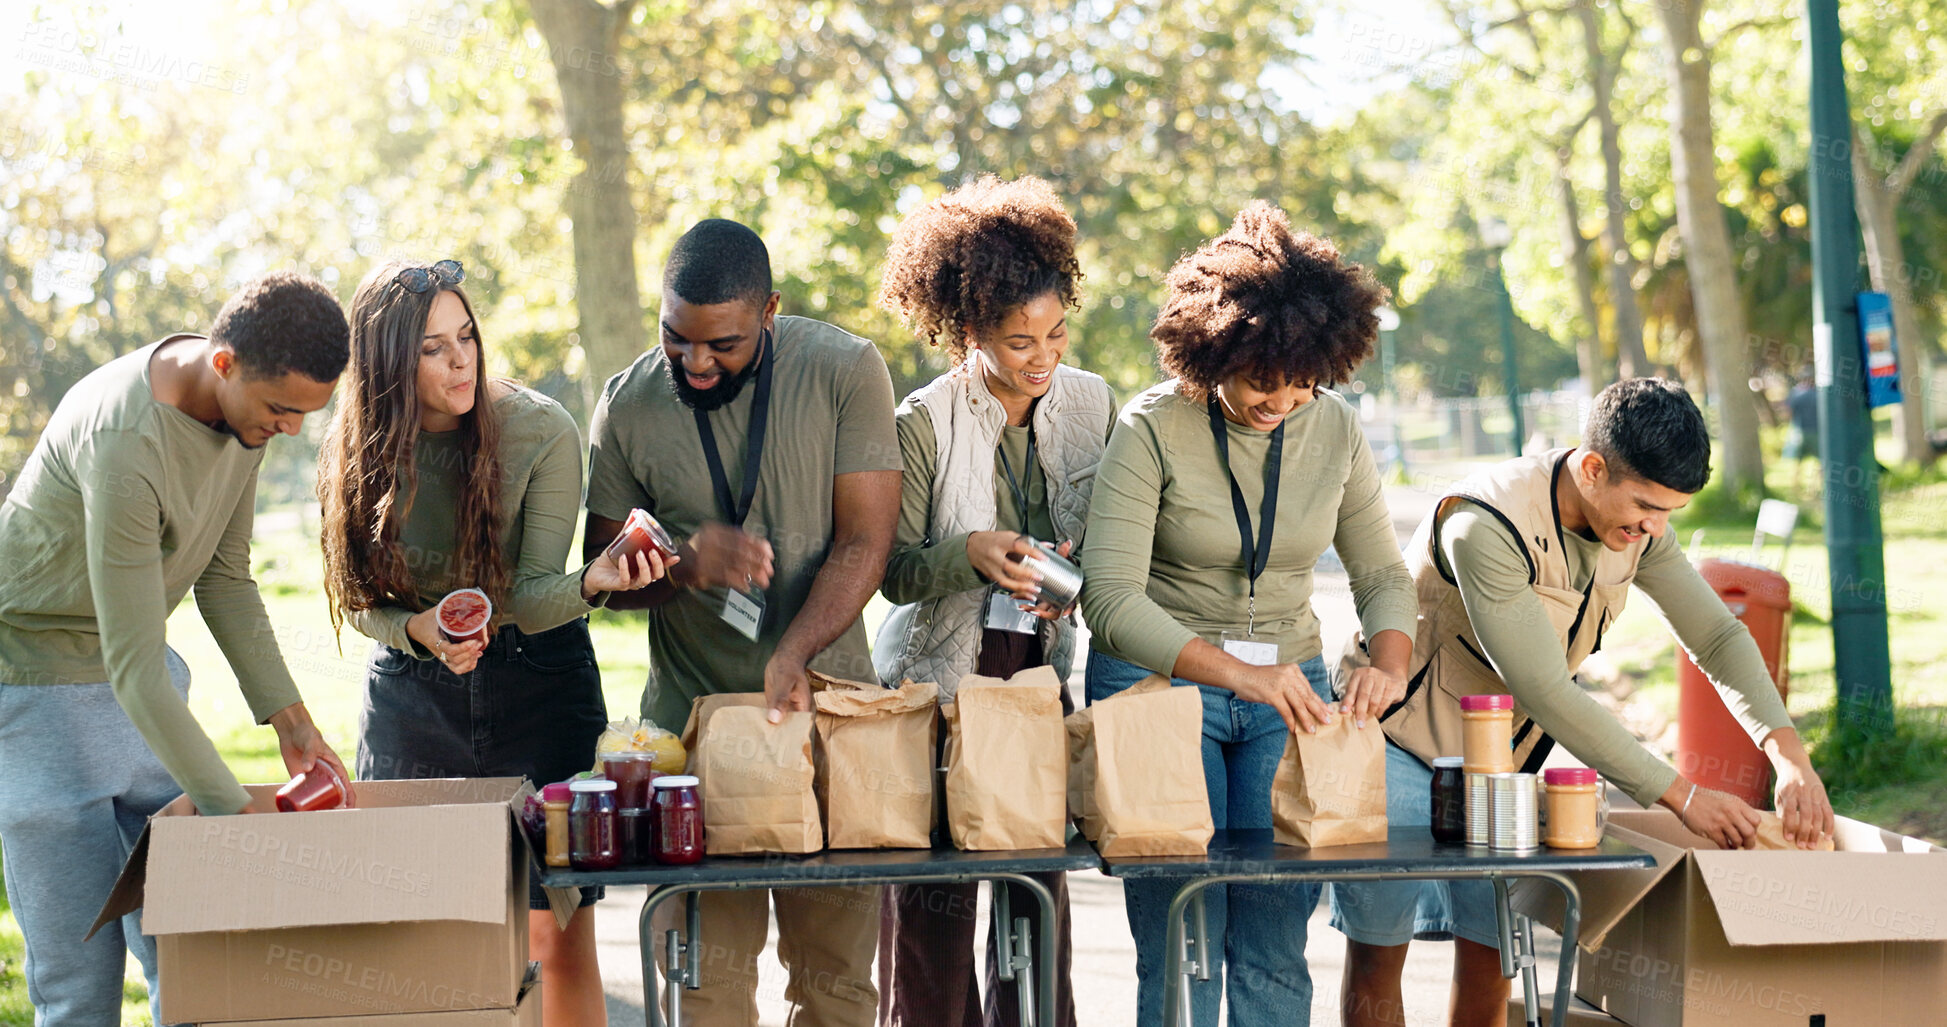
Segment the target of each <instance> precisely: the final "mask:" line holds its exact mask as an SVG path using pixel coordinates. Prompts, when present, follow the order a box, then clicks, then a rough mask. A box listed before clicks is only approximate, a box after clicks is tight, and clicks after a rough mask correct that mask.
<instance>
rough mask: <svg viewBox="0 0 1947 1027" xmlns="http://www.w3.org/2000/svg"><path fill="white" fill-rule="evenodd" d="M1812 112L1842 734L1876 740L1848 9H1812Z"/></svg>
mask: <svg viewBox="0 0 1947 1027" xmlns="http://www.w3.org/2000/svg"><path fill="white" fill-rule="evenodd" d="M1806 27H1807V33H1806V43H1805V50H1806V57H1807V59H1808V61H1809V62H1810V64H1811V92H1812V95H1811V105H1812V112H1811V113H1812V174H1811V193H1812V196H1811V200H1812V202H1811V216H1812V217H1811V221H1812V266H1813V288H1812V338H1813V351H1814V355H1815V358H1816V360H1817V375H1818V385H1819V456H1820V462H1821V466H1822V469H1823V470H1824V472H1825V543H1826V553H1827V561H1828V566H1829V568H1830V573H1831V581H1832V584H1831V587H1832V654H1833V673H1834V677H1835V678H1836V679H1837V685H1838V710H1837V715H1838V719H1839V726H1840V729H1841V730H1842V731H1849V732H1854V733H1857V734H1859V735H1862V736H1865V737H1873V736H1883V735H1886V734H1890V733H1891V731H1892V728H1893V685H1892V657H1891V655H1890V653H1889V651H1888V648H1887V639H1886V553H1885V549H1884V544H1883V542H1882V539H1881V536H1880V523H1879V465H1878V464H1877V463H1876V462H1875V461H1874V459H1873V425H1872V416H1871V412H1870V410H1869V409H1868V408H1867V406H1866V389H1865V374H1866V369H1865V366H1864V360H1863V358H1862V356H1861V353H1860V349H1859V311H1858V306H1857V300H1856V294H1857V292H1858V288H1859V220H1858V214H1857V212H1856V210H1855V209H1854V207H1853V182H1852V114H1851V112H1850V111H1849V110H1848V108H1847V106H1846V82H1845V64H1844V61H1843V59H1842V57H1841V54H1840V44H1841V41H1842V39H1843V36H1842V34H1841V32H1840V29H1839V4H1838V0H1807V3H1806Z"/></svg>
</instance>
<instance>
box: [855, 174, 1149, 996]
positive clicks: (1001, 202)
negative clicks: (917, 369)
mask: <svg viewBox="0 0 1947 1027" xmlns="http://www.w3.org/2000/svg"><path fill="white" fill-rule="evenodd" d="M1080 278H1081V270H1080V268H1079V267H1078V266H1077V265H1076V262H1075V221H1074V219H1073V218H1071V217H1069V216H1068V212H1067V211H1066V210H1064V209H1063V208H1062V205H1061V201H1060V199H1058V198H1057V197H1056V196H1055V192H1054V190H1053V189H1052V188H1050V187H1049V185H1048V183H1046V182H1044V181H1042V180H1040V179H1038V178H1022V179H1018V180H1015V181H1012V182H1002V181H1000V180H999V179H996V178H993V177H992V176H988V177H984V178H982V179H980V180H979V181H977V182H974V183H973V184H971V185H967V186H964V187H962V188H960V189H956V190H954V191H953V192H950V193H948V194H946V195H945V196H942V197H940V198H939V199H937V200H934V201H933V202H932V203H929V204H927V205H926V206H924V207H921V208H920V209H919V210H916V211H914V212H913V214H912V216H910V217H908V218H907V219H906V222H905V223H904V224H902V225H901V226H900V227H899V230H898V232H897V233H896V234H895V235H894V236H893V241H892V247H891V249H890V250H889V251H888V252H887V254H886V271H885V283H884V286H883V288H882V295H881V300H882V302H884V303H885V305H886V306H887V307H889V308H891V309H892V310H893V311H894V312H896V313H898V314H899V315H900V317H901V318H903V319H904V320H905V322H906V323H907V324H908V325H910V326H911V327H912V329H913V330H914V331H915V332H916V333H917V334H918V335H919V337H920V338H923V339H925V340H927V341H928V342H930V343H932V344H934V345H937V346H943V347H945V349H946V351H947V353H949V354H950V355H951V356H952V358H953V368H952V370H950V371H948V372H947V373H945V374H943V375H941V376H940V377H938V378H936V379H934V380H933V381H932V382H931V383H929V384H928V385H926V386H925V387H924V388H921V389H920V390H919V391H917V392H915V393H913V394H912V395H911V396H908V397H907V398H906V402H905V403H904V404H902V405H901V406H900V408H899V411H898V413H897V414H896V415H895V417H894V423H895V424H896V425H897V427H898V432H899V448H900V453H901V455H902V457H903V459H904V463H905V472H906V473H905V486H904V489H903V491H902V493H901V497H900V508H899V534H898V538H897V540H896V541H895V542H894V548H893V554H892V558H891V560H890V561H889V563H888V564H887V567H886V577H885V582H884V584H883V585H882V590H883V591H884V592H885V595H886V598H887V599H890V600H892V602H894V603H896V604H898V605H897V607H896V608H895V609H894V610H893V611H892V614H891V615H890V616H889V617H887V618H886V621H885V625H884V627H883V628H881V630H880V631H879V638H878V642H877V644H876V645H874V646H873V663H874V669H875V670H876V671H877V672H878V675H879V678H880V679H881V680H882V681H883V682H885V683H887V684H889V685H890V684H897V683H898V682H899V681H900V680H901V679H904V678H911V679H913V680H915V681H938V682H940V683H941V684H942V685H943V686H945V687H946V688H949V689H950V688H951V687H952V685H953V684H954V683H957V682H958V681H959V680H960V679H961V678H962V677H964V676H966V675H967V674H971V673H978V674H982V675H986V676H989V677H999V678H1005V677H1008V676H1010V675H1012V674H1014V673H1015V672H1017V671H1021V670H1025V669H1027V668H1029V667H1036V666H1041V665H1044V664H1050V665H1053V667H1054V669H1055V671H1056V672H1057V673H1058V674H1060V675H1061V677H1062V679H1063V680H1064V681H1065V680H1067V678H1068V674H1069V671H1070V670H1071V669H1072V667H1073V657H1074V650H1075V634H1074V630H1075V629H1074V621H1073V611H1072V610H1063V609H1052V608H1050V607H1049V606H1047V605H1046V604H1042V603H1039V602H1037V595H1038V591H1037V590H1038V584H1037V582H1038V580H1039V577H1040V575H1039V574H1037V573H1036V572H1035V570H1034V569H1033V568H1034V564H1035V563H1036V561H1037V559H1038V557H1039V555H1040V554H1039V552H1038V550H1037V549H1036V547H1035V540H1036V539H1040V540H1045V541H1046V542H1048V543H1050V544H1057V551H1058V552H1060V553H1063V554H1069V553H1072V552H1074V551H1075V550H1076V549H1077V548H1078V547H1079V546H1080V545H1081V542H1082V533H1083V529H1084V528H1085V526H1086V519H1087V515H1088V505H1089V489H1090V485H1091V483H1092V482H1093V481H1094V480H1095V468H1096V465H1097V464H1098V463H1099V462H1100V461H1101V459H1102V450H1103V447H1104V445H1105V444H1106V442H1107V438H1108V433H1109V428H1110V426H1111V425H1112V423H1113V421H1114V418H1115V398H1114V396H1113V395H1112V394H1111V393H1110V391H1109V387H1108V384H1107V383H1105V382H1103V381H1102V379H1101V378H1100V377H1098V376H1096V375H1093V374H1090V373H1089V372H1087V371H1083V370H1079V369H1077V368H1074V367H1070V366H1068V365H1065V364H1063V363H1062V362H1061V358H1062V354H1063V353H1064V352H1065V351H1066V350H1067V349H1068V344H1069V341H1070V336H1069V332H1068V312H1069V310H1071V309H1073V308H1074V307H1075V285H1076V282H1077V281H1079V280H1080ZM942 698H943V699H944V698H949V696H946V695H944V694H943V695H942ZM1062 705H1063V709H1064V710H1067V709H1070V708H1071V705H1070V703H1069V700H1068V695H1067V692H1066V690H1065V689H1064V691H1063V693H1062ZM1042 881H1043V883H1044V884H1046V885H1047V886H1048V887H1049V888H1050V889H1051V890H1052V891H1053V892H1054V894H1055V898H1056V903H1057V908H1058V910H1059V914H1058V916H1059V922H1058V923H1057V924H1055V925H1052V927H1053V930H1054V931H1055V932H1056V945H1057V950H1058V954H1057V964H1058V965H1057V967H1056V977H1057V980H1058V994H1057V995H1056V1001H1057V1007H1058V1011H1059V1020H1058V1023H1056V1024H1053V1025H1049V1027H1072V1025H1073V1024H1074V1023H1075V1002H1074V997H1073V994H1072V992H1071V991H1070V989H1069V986H1068V967H1069V961H1070V948H1069V923H1068V895H1067V889H1066V887H1065V884H1064V878H1063V876H1062V875H1061V874H1058V873H1057V874H1050V875H1048V876H1046V877H1045V878H1043V879H1042ZM974 889H975V886H974V885H971V884H967V885H909V886H898V887H893V888H890V889H888V892H887V901H886V904H885V906H884V913H883V914H882V916H883V921H882V925H881V930H880V935H879V992H880V996H881V998H880V1023H881V1024H882V1025H884V1027H894V1025H921V1024H923V1025H927V1027H940V1025H945V1027H982V1025H1003V1024H1004V1025H1009V1027H1012V1025H1013V1024H1016V1023H1018V1022H1019V1020H1020V1010H1019V998H1018V995H1017V993H1016V991H1015V986H1014V985H1013V984H1012V983H1003V982H1001V981H1000V980H999V979H998V978H999V967H998V965H997V962H996V959H995V954H994V949H993V948H992V946H991V945H990V946H989V948H988V955H987V1004H986V1010H985V1014H984V1015H983V1012H982V1008H981V1003H980V992H979V988H978V985H977V982H976V981H975V974H974V951H973V940H974V918H973V910H974V898H975V895H974ZM1012 901H1013V908H1014V909H1031V908H1034V905H1035V904H1034V902H1033V901H1032V899H1031V898H1030V897H1029V896H1028V894H1027V892H1026V891H1025V890H1020V891H1017V893H1016V894H1015V895H1014V897H1013V900H1012ZM1039 929H1040V930H1044V931H1045V930H1048V929H1050V925H1045V924H1044V925H1041V926H1040V927H1039Z"/></svg>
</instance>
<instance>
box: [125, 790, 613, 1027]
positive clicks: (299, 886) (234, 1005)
mask: <svg viewBox="0 0 1947 1027" xmlns="http://www.w3.org/2000/svg"><path fill="white" fill-rule="evenodd" d="M247 787H248V788H249V790H250V791H251V792H252V794H253V795H256V794H262V795H268V794H269V793H270V792H273V791H275V790H276V786H273V785H250V786H247ZM352 787H353V791H354V794H355V796H356V798H357V803H358V808H357V809H346V810H329V811H320V812H313V813H299V814H288V813H280V814H268V815H259V816H231V817H203V816H198V815H197V814H196V810H195V807H194V806H192V805H191V804H190V803H189V801H188V800H187V799H186V798H184V799H179V800H177V801H176V802H174V803H171V804H170V805H168V806H166V807H164V808H163V810H162V811H161V812H159V813H157V814H156V815H155V816H154V817H153V818H151V819H150V821H149V824H148V826H147V827H146V828H145V829H144V830H143V833H142V837H141V838H140V839H139V840H137V842H136V845H135V849H134V851H133V852H132V853H131V854H130V856H129V859H128V862H127V864H126V865H125V866H124V867H123V869H122V876H121V879H120V880H119V881H117V882H116V885H115V889H114V891H113V892H112V893H111V894H110V896H109V899H108V902H107V904H106V905H105V906H104V907H103V909H102V914H101V917H100V919H99V920H98V921H97V926H99V925H100V924H101V923H105V922H107V921H108V920H109V919H111V918H113V917H117V916H120V915H122V914H125V913H128V912H132V911H134V910H135V909H138V908H139V909H141V911H142V914H141V918H142V929H143V931H144V932H145V933H148V934H152V935H154V936H155V939H156V954H157V959H158V963H159V971H160V978H161V979H160V990H161V993H162V994H161V1006H162V1010H161V1013H162V1019H163V1021H164V1022H165V1023H190V1022H194V1023H215V1022H232V1021H249V1020H285V1021H288V1020H291V1019H295V1018H301V1017H371V1016H374V1015H379V1014H386V1015H396V1014H410V1013H431V1012H440V1011H461V1010H503V1011H511V1010H515V1009H517V1008H519V1006H520V1002H521V993H522V985H523V982H524V981H526V979H527V976H528V960H527V954H528V952H527V919H528V918H527V869H528V864H529V860H530V859H531V856H530V854H529V848H528V844H527V841H526V839H525V837H524V836H523V834H522V832H521V831H520V830H518V829H517V827H516V818H515V815H514V810H515V809H517V808H518V804H519V803H520V802H521V801H522V800H523V799H524V798H525V796H526V794H527V793H528V792H529V791H531V787H530V786H528V785H526V784H525V783H524V782H522V781H521V780H519V779H518V778H479V779H466V780H428V781H361V782H357V783H355V784H354V785H353V786H352ZM549 897H550V899H551V900H552V901H553V902H554V904H555V905H556V913H557V915H559V914H560V913H561V912H562V911H563V910H566V911H567V912H569V913H572V911H573V908H574V903H575V901H576V898H577V896H576V894H575V893H574V890H573V889H568V890H566V891H565V892H563V893H561V894H558V895H556V894H551V895H550V896H549ZM535 1004H536V1005H537V1007H538V1003H535ZM535 1016H536V1018H537V1019H538V1016H539V1014H538V1011H537V1012H536V1014H535ZM361 1022H362V1021H361ZM387 1022H390V1021H387ZM407 1022H413V1023H417V1022H419V1021H407ZM434 1022H439V1021H434ZM461 1022H468V1021H461ZM484 1022H489V1023H491V1022H497V1021H493V1020H488V1021H484ZM499 1022H509V1023H519V1022H521V1021H519V1020H507V1021H499Z"/></svg>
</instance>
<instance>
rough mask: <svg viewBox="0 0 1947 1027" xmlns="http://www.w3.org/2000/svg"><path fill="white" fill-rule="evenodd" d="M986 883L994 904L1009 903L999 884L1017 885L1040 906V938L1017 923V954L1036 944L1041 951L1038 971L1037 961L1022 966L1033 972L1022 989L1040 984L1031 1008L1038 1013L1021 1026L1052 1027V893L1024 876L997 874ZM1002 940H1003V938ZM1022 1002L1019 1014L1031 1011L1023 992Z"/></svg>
mask: <svg viewBox="0 0 1947 1027" xmlns="http://www.w3.org/2000/svg"><path fill="white" fill-rule="evenodd" d="M987 880H988V881H989V882H991V883H992V884H993V885H994V901H995V902H996V903H1000V902H1006V901H1008V900H1007V899H1006V898H1005V897H1004V896H1005V895H1006V894H1007V889H1006V888H1004V887H1001V884H1002V883H1003V882H1005V883H1008V884H1018V885H1020V886H1021V887H1023V888H1026V889H1027V891H1028V894H1030V895H1032V896H1034V901H1035V904H1036V905H1038V906H1040V907H1041V937H1040V938H1039V939H1036V938H1034V937H1033V933H1034V932H1033V931H1031V930H1029V929H1028V926H1027V923H1026V921H1025V920H1021V921H1017V922H1016V923H1017V925H1018V929H1019V930H1020V932H1021V934H1020V938H1019V939H1018V940H1017V941H1016V942H1015V945H1014V948H1015V949H1016V951H1018V952H1020V953H1022V954H1025V953H1027V952H1029V951H1032V949H1033V946H1034V945H1035V943H1036V942H1037V941H1038V942H1039V945H1040V950H1041V954H1040V957H1039V959H1038V962H1039V963H1040V964H1041V965H1040V966H1039V967H1038V968H1036V967H1035V966H1034V963H1035V962H1037V960H1032V959H1030V960H1028V961H1027V962H1026V963H1025V965H1024V966H1023V967H1022V968H1023V969H1028V970H1030V971H1032V972H1030V973H1029V974H1028V976H1027V977H1026V978H1025V979H1024V980H1023V981H1022V985H1023V986H1024V987H1025V986H1026V984H1027V982H1028V981H1032V982H1034V983H1035V984H1037V985H1039V987H1036V988H1035V989H1034V995H1033V996H1032V997H1033V998H1034V1000H1035V1002H1034V1006H1033V1007H1032V1008H1034V1009H1036V1010H1038V1012H1037V1014H1036V1015H1035V1016H1034V1017H1033V1018H1031V1019H1030V1018H1028V1017H1027V1016H1025V1015H1023V1017H1022V1023H1024V1024H1028V1025H1029V1027H1037V1025H1038V1027H1054V1024H1055V994H1056V990H1057V989H1056V987H1055V983H1056V982H1055V973H1056V971H1057V969H1058V967H1057V965H1056V960H1055V936H1056V931H1055V896H1054V893H1052V892H1050V891H1049V890H1048V886H1047V885H1044V884H1042V883H1041V882H1040V881H1037V880H1035V879H1034V878H1032V877H1029V876H1028V875H1026V874H997V875H994V876H993V877H990V878H988V879H987ZM1009 912H1010V913H1011V912H1012V911H1011V910H1010V911H1009ZM996 927H997V928H998V927H999V924H998V923H996ZM1001 937H1005V935H1002V936H1001ZM1003 972H1005V970H1003ZM1021 1001H1022V1011H1023V1014H1025V1013H1026V1012H1027V1010H1028V1009H1029V1008H1030V1007H1029V1006H1028V1005H1027V1002H1028V995H1027V993H1026V992H1025V991H1024V992H1023V994H1022V999H1021Z"/></svg>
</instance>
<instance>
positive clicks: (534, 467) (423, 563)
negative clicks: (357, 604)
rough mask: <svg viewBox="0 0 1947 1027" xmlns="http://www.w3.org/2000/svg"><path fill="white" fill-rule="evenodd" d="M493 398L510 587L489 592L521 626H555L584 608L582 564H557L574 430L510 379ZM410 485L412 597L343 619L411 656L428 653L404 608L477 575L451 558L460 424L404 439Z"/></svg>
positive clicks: (566, 523) (577, 501)
mask: <svg viewBox="0 0 1947 1027" xmlns="http://www.w3.org/2000/svg"><path fill="white" fill-rule="evenodd" d="M511 389H512V391H510V392H508V393H507V394H506V395H504V396H501V397H500V398H499V399H497V400H494V404H493V409H494V413H495V414H496V415H497V416H498V417H499V418H500V445H499V447H498V450H499V457H500V522H499V523H500V551H501V557H502V559H504V560H505V561H506V566H507V571H508V587H509V593H508V594H507V595H506V596H503V597H499V598H498V599H496V603H497V604H498V605H496V607H495V609H494V617H495V620H496V621H497V622H498V623H501V624H513V625H515V626H517V627H519V628H520V629H521V630H522V631H525V632H527V633H528V634H538V633H540V632H542V631H546V630H548V629H549V628H557V627H560V626H561V625H563V624H566V623H568V622H569V621H571V620H574V619H575V618H577V617H580V616H583V615H585V614H587V613H588V610H589V604H588V603H586V602H584V601H583V600H582V598H581V571H582V569H581V568H580V567H576V568H575V569H574V570H573V571H570V572H568V573H565V574H564V573H562V566H563V565H564V563H565V562H566V561H567V559H568V551H569V549H570V547H572V546H573V545H574V541H575V536H576V534H577V533H578V531H579V527H580V525H579V524H578V523H577V522H578V521H579V520H580V515H581V433H580V430H579V429H577V428H576V427H575V419H574V417H572V416H571V415H569V413H568V411H567V410H565V409H563V408H562V406H561V404H559V403H556V402H555V401H554V400H552V399H549V398H548V397H546V396H544V395H542V394H540V393H538V392H535V391H533V390H532V389H527V388H522V387H520V386H518V385H511ZM412 459H413V469H414V472H415V473H416V474H417V475H418V479H419V484H418V487H417V488H415V489H414V490H413V496H412V509H411V510H410V511H409V512H408V513H407V514H406V523H405V527H403V528H402V529H400V532H399V543H400V545H401V546H402V547H403V548H404V550H405V552H406V554H407V562H408V565H409V567H410V569H411V570H412V574H413V587H414V588H415V589H417V590H418V592H419V602H418V604H417V605H416V606H414V607H413V608H411V609H407V608H405V607H402V606H393V605H387V606H380V607H377V608H375V609H371V610H360V611H356V612H354V613H353V614H352V615H351V618H350V620H351V622H352V626H353V627H355V628H357V629H358V630H359V631H361V632H363V633H365V634H366V635H368V636H370V637H372V638H374V639H377V640H378V641H380V642H384V643H385V644H386V645H389V646H391V647H393V648H394V649H399V650H403V651H405V652H408V653H412V654H413V655H414V656H417V657H418V658H420V659H431V658H432V654H431V653H428V652H426V651H425V650H424V648H423V647H421V646H419V645H418V644H416V643H415V642H413V640H412V639H411V637H410V636H408V635H407V634H406V621H408V620H410V619H411V618H412V615H413V614H415V613H417V612H419V611H421V610H428V609H431V608H432V607H433V606H434V605H436V604H437V603H438V602H439V601H440V599H441V598H442V597H444V596H445V595H446V594H447V593H448V592H451V591H453V590H454V589H458V588H473V587H476V586H478V585H479V584H480V583H479V582H477V581H467V580H463V579H462V578H461V577H460V576H459V568H458V567H456V566H455V563H454V554H455V552H456V551H457V549H458V540H457V537H456V532H455V529H456V527H457V525H458V513H459V501H460V491H461V482H462V474H463V472H464V471H465V468H466V462H467V461H468V460H469V459H471V454H470V453H468V451H467V449H466V444H465V439H464V438H463V437H462V433H460V432H459V431H446V432H428V431H422V432H420V433H419V437H418V438H417V439H415V440H414V442H413V447H412Z"/></svg>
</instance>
